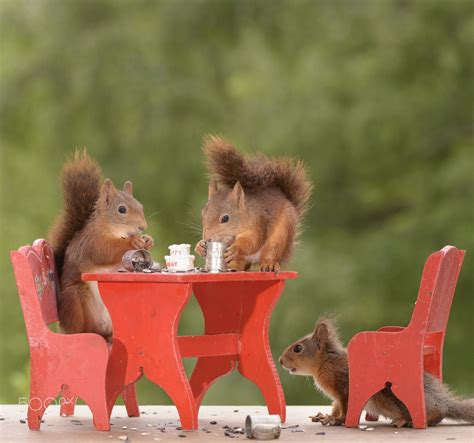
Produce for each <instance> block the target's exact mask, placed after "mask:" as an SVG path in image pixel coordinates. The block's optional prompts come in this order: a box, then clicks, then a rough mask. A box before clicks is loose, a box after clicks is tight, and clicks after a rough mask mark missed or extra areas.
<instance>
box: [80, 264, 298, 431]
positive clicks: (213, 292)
mask: <svg viewBox="0 0 474 443" xmlns="http://www.w3.org/2000/svg"><path fill="white" fill-rule="evenodd" d="M296 277H297V274H296V273H295V272H280V273H278V274H275V273H268V272H232V273H231V272H229V273H220V274H208V273H183V274H181V273H180V274H171V273H154V274H143V273H106V274H83V276H82V278H83V280H86V281H97V282H98V287H99V292H100V294H101V296H102V298H103V300H104V303H105V305H106V306H107V308H108V310H109V313H110V315H111V318H112V323H113V334H114V342H113V347H112V355H111V357H110V360H109V365H108V370H107V384H108V386H107V399H108V405H109V412H111V411H112V407H113V405H114V403H115V400H116V399H117V397H118V395H119V394H120V393H121V392H122V391H123V389H124V388H125V387H126V386H128V385H130V384H131V383H134V382H136V381H137V380H138V379H139V378H140V377H142V376H143V375H145V376H146V377H147V378H148V379H149V380H151V381H152V382H154V383H156V384H157V385H159V386H161V387H162V388H163V389H164V390H165V392H166V393H167V394H168V395H169V396H170V398H171V399H172V401H173V402H174V404H175V405H176V407H177V409H178V413H179V416H180V419H181V426H182V427H183V429H196V428H197V426H198V421H197V415H198V411H199V406H200V404H201V401H202V399H203V397H204V394H205V393H206V391H207V390H208V389H209V387H210V386H211V384H212V383H213V382H214V381H215V380H217V379H218V378H219V377H221V376H223V375H225V374H227V373H229V372H231V371H232V370H233V369H238V371H239V372H240V373H241V374H242V375H243V376H244V377H246V378H248V379H249V380H250V381H252V382H254V383H255V384H256V385H257V387H258V388H259V389H260V390H261V392H262V394H263V396H264V398H265V401H266V404H267V407H268V411H269V413H270V414H278V415H280V417H281V419H282V421H283V422H284V421H285V414H286V410H285V398H284V395H283V390H282V387H281V384H280V379H279V377H278V374H277V371H276V369H275V365H274V363H273V359H272V355H271V351H270V346H269V342H268V326H269V323H270V317H271V313H272V311H273V308H274V306H275V304H276V302H277V300H278V298H279V297H280V295H281V293H282V291H283V287H284V284H285V280H287V279H294V278H296ZM192 293H194V295H195V297H196V299H197V301H198V303H199V305H200V306H201V309H202V312H203V314H204V319H205V327H204V335H201V336H178V322H179V317H180V314H181V312H182V310H183V308H184V307H185V305H186V303H187V302H188V301H189V299H190V297H191V295H192ZM183 357H198V361H197V363H196V366H195V368H194V371H193V373H192V376H191V379H190V380H188V378H187V376H186V373H185V371H184V368H183V363H182V358H183Z"/></svg>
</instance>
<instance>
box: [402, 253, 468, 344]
mask: <svg viewBox="0 0 474 443" xmlns="http://www.w3.org/2000/svg"><path fill="white" fill-rule="evenodd" d="M464 254H465V251H461V250H459V249H457V248H456V247H454V246H445V247H444V248H443V249H441V251H437V252H435V253H433V254H431V255H430V256H429V257H428V260H427V261H426V263H425V267H424V269H423V275H422V277H421V284H420V289H419V291H418V298H417V300H416V306H415V309H414V310H413V315H412V318H411V321H410V324H409V326H408V328H410V329H415V330H416V331H418V332H423V335H424V333H432V332H442V333H443V335H444V332H445V331H446V326H447V324H448V319H449V313H450V311H451V304H452V301H453V296H454V290H455V288H456V283H457V281H458V277H459V272H460V271H461V266H462V262H463V259H464Z"/></svg>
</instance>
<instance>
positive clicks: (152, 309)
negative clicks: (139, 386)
mask: <svg viewBox="0 0 474 443" xmlns="http://www.w3.org/2000/svg"><path fill="white" fill-rule="evenodd" d="M99 291H100V294H101V296H102V298H103V299H104V302H105V304H106V306H107V308H108V310H109V313H110V316H111V318H112V323H113V329H114V330H113V337H114V342H113V346H112V354H111V356H110V360H109V365H108V372H107V383H108V384H107V388H108V390H107V399H108V407H109V411H111V410H112V407H113V405H114V403H115V401H116V399H117V396H118V395H119V394H120V393H121V392H122V391H123V390H124V388H125V387H126V386H127V385H129V384H130V383H133V382H135V381H136V380H137V379H138V378H140V377H141V376H142V374H144V375H145V376H146V377H147V378H148V379H150V380H151V381H152V382H154V383H156V384H158V385H159V386H161V387H162V388H163V389H164V390H165V391H166V393H167V394H168V395H169V396H170V397H171V399H172V400H173V402H174V404H175V405H176V407H177V409H178V412H179V415H180V418H181V425H182V427H183V428H184V429H196V428H197V425H198V423H197V411H196V407H195V403H194V396H193V393H192V390H191V387H190V385H189V381H188V379H187V376H186V373H185V371H184V367H183V363H182V359H181V353H180V351H179V345H178V337H177V333H178V322H179V317H180V315H181V312H182V310H183V308H184V306H185V304H186V303H187V302H188V300H189V298H190V296H191V288H190V284H188V283H184V284H183V283H150V284H146V285H140V284H137V285H135V284H120V283H117V282H100V283H99Z"/></svg>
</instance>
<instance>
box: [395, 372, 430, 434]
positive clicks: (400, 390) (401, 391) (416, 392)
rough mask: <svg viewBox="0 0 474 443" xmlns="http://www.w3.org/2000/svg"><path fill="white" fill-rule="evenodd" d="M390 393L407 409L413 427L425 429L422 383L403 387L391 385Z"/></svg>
mask: <svg viewBox="0 0 474 443" xmlns="http://www.w3.org/2000/svg"><path fill="white" fill-rule="evenodd" d="M392 391H393V393H394V394H395V395H396V396H397V397H398V398H399V400H400V401H402V402H403V403H404V404H405V406H406V408H407V409H408V412H409V413H410V417H411V421H412V424H413V427H414V428H417V429H425V428H426V426H427V423H426V405H425V392H424V386H423V382H421V381H420V382H419V383H410V384H403V386H402V385H400V386H395V385H392Z"/></svg>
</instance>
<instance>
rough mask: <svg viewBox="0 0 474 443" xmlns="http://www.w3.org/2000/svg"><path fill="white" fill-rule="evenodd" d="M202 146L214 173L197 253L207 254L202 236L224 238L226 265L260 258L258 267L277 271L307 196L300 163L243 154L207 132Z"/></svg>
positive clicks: (307, 183) (238, 265) (290, 248)
mask: <svg viewBox="0 0 474 443" xmlns="http://www.w3.org/2000/svg"><path fill="white" fill-rule="evenodd" d="M203 150H204V154H205V156H206V158H207V162H208V168H209V170H210V172H211V174H212V177H211V180H210V182H209V192H208V202H207V204H206V205H205V206H204V208H203V209H202V211H201V219H202V227H203V233H202V234H203V238H202V240H201V241H199V242H198V244H197V245H196V252H197V253H198V254H199V255H201V256H203V257H205V255H206V246H205V245H206V241H209V240H213V241H225V242H228V243H229V246H228V248H227V250H226V253H225V259H226V263H227V266H228V267H229V268H230V269H236V270H239V271H242V270H248V269H250V267H251V265H252V264H253V263H258V265H259V268H260V270H261V271H279V270H280V266H281V264H282V263H283V262H285V261H287V260H288V259H289V258H290V256H291V254H292V252H293V247H294V243H295V239H296V237H297V234H298V228H299V224H300V221H301V219H302V217H303V215H304V214H305V213H306V211H307V209H308V202H309V199H310V196H311V191H312V184H311V182H310V180H309V178H308V174H307V172H306V168H305V166H304V164H303V162H301V161H295V160H292V159H289V158H278V159H271V158H268V157H266V156H264V155H262V154H258V155H243V154H241V153H240V152H239V151H237V149H236V148H235V147H234V146H232V144H230V143H229V142H228V141H226V140H225V139H223V138H221V137H218V136H208V137H206V138H205V140H204V148H203Z"/></svg>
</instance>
